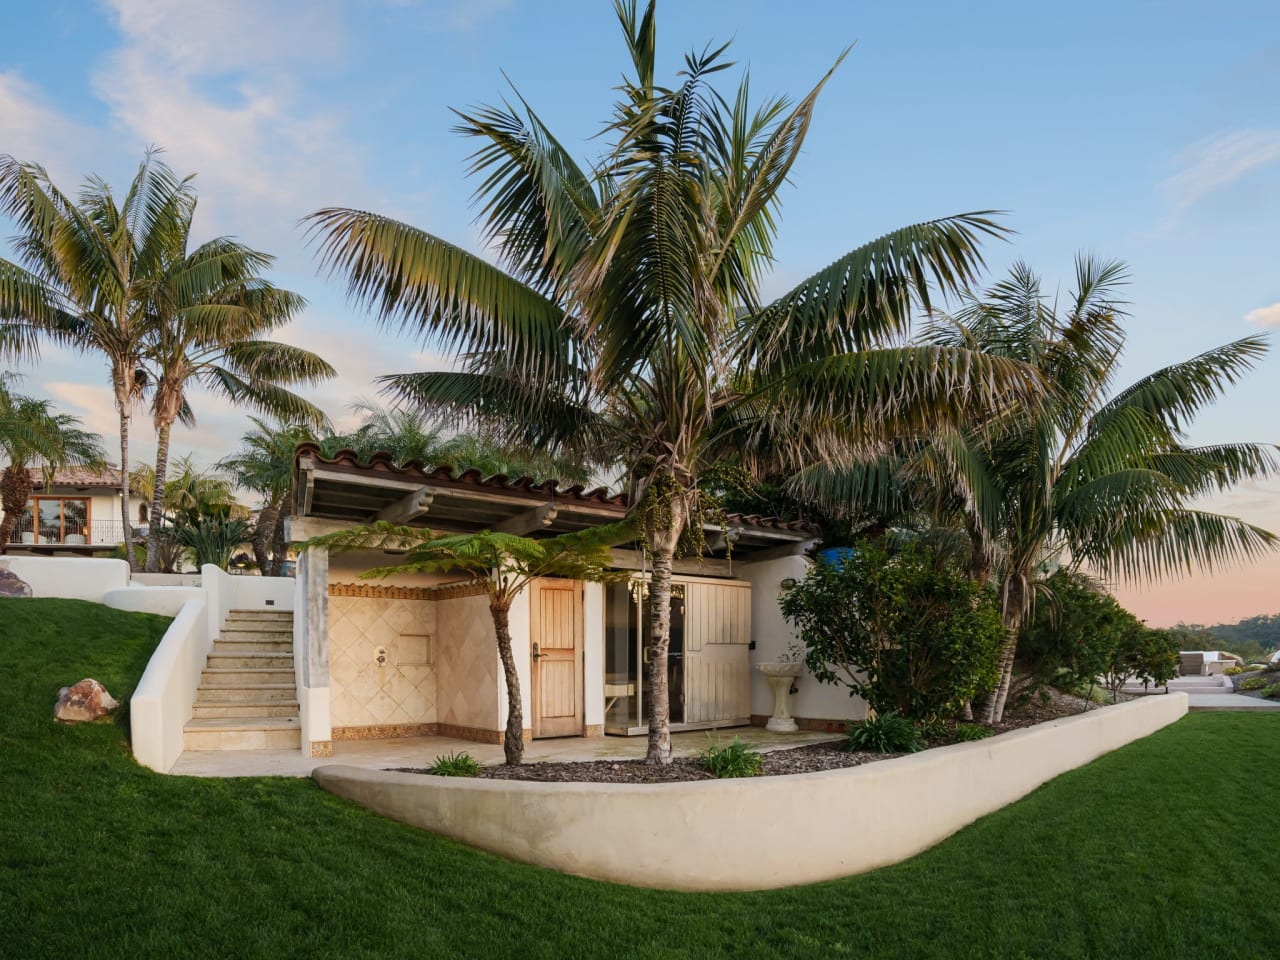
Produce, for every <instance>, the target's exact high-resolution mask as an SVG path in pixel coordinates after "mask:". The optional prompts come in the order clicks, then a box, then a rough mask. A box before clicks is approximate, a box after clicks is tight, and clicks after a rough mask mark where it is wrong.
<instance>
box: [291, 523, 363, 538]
mask: <svg viewBox="0 0 1280 960" xmlns="http://www.w3.org/2000/svg"><path fill="white" fill-rule="evenodd" d="M360 526H364V524H361V523H357V522H356V521H354V520H326V519H324V518H323V517H285V518H284V538H285V540H286V541H287V542H288V543H302V542H303V541H305V540H310V539H311V538H312V537H322V536H324V535H325V534H326V533H337V532H338V531H339V530H350V529H351V528H352V527H360Z"/></svg>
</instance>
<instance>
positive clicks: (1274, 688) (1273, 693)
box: [1262, 683, 1280, 700]
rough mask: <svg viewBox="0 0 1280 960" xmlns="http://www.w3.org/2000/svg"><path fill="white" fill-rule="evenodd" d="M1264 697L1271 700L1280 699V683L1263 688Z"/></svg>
mask: <svg viewBox="0 0 1280 960" xmlns="http://www.w3.org/2000/svg"><path fill="white" fill-rule="evenodd" d="M1262 695H1263V696H1264V697H1266V698H1267V699H1269V700H1273V699H1275V698H1276V697H1280V683H1273V684H1270V685H1268V686H1265V687H1263V688H1262Z"/></svg>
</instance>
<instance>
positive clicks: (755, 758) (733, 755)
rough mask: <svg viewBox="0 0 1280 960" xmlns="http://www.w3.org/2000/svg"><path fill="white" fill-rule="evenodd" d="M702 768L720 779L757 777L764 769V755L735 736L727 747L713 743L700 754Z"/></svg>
mask: <svg viewBox="0 0 1280 960" xmlns="http://www.w3.org/2000/svg"><path fill="white" fill-rule="evenodd" d="M702 769H704V770H706V771H707V773H709V774H711V775H712V776H713V777H718V778H720V779H721V780H723V779H726V778H734V777H757V776H759V775H760V771H761V770H762V769H764V757H762V756H761V755H760V754H759V753H757V752H756V751H754V750H752V749H750V748H749V747H748V746H747V745H746V744H745V743H743V742H742V741H741V740H739V739H738V738H737V737H734V738H733V743H731V744H729V746H727V747H717V746H716V745H715V744H712V745H711V746H709V747H707V749H706V752H705V753H703V754H702Z"/></svg>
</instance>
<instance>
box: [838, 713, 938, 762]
mask: <svg viewBox="0 0 1280 960" xmlns="http://www.w3.org/2000/svg"><path fill="white" fill-rule="evenodd" d="M846 729H847V730H848V732H847V734H846V735H845V749H846V750H850V751H853V750H866V751H869V752H871V753H917V752H919V751H920V750H923V749H924V738H923V737H921V736H920V730H919V729H918V728H917V727H916V725H915V724H914V723H912V722H911V721H910V720H908V719H907V718H906V717H904V716H902V715H901V714H898V713H895V712H894V711H892V710H890V711H889V712H888V713H882V714H880V715H879V716H876V717H868V718H867V719H866V720H858V721H856V722H854V723H850V724H848V725H847V727H846Z"/></svg>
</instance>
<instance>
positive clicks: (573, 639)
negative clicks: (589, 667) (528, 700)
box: [529, 579, 584, 737]
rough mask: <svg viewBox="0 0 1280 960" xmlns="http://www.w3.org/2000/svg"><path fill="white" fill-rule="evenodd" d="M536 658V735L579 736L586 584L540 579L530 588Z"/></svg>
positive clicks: (531, 638) (532, 648)
mask: <svg viewBox="0 0 1280 960" xmlns="http://www.w3.org/2000/svg"><path fill="white" fill-rule="evenodd" d="M529 642H530V652H531V653H532V656H533V671H532V681H531V683H530V686H531V688H532V691H533V704H532V705H531V712H532V716H533V735H534V736H535V737H579V736H582V734H583V732H584V728H583V715H582V584H581V583H580V582H578V581H576V580H550V579H548V580H535V581H534V582H533V583H532V584H530V586H529Z"/></svg>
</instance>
